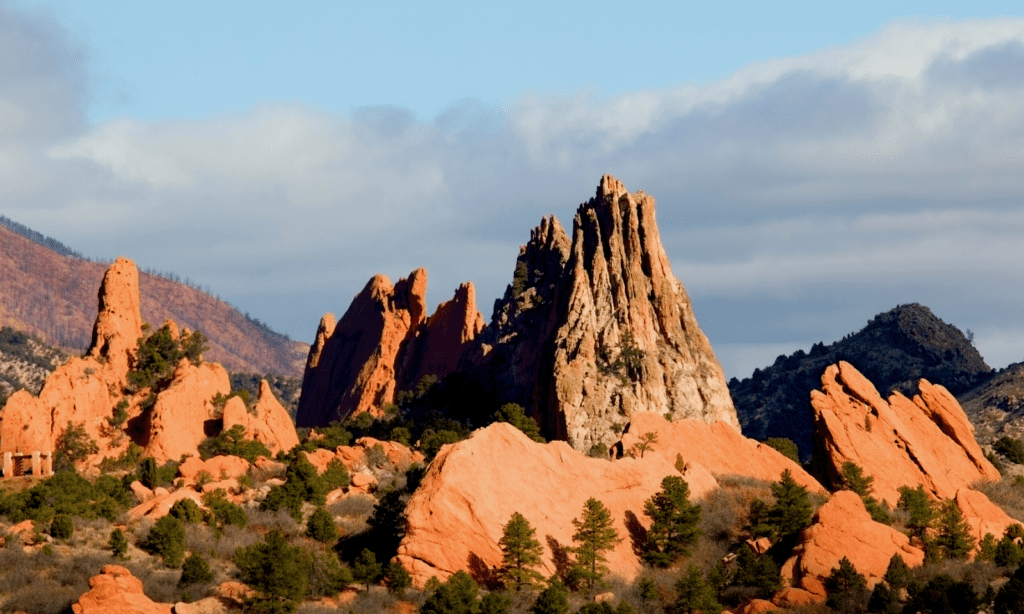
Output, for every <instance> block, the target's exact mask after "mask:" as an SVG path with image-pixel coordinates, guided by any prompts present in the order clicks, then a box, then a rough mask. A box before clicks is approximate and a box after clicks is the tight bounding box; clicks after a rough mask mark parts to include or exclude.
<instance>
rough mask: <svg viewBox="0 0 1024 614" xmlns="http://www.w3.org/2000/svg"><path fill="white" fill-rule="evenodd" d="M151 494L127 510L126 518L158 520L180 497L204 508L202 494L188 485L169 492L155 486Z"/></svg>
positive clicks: (169, 511) (167, 512) (168, 511)
mask: <svg viewBox="0 0 1024 614" xmlns="http://www.w3.org/2000/svg"><path fill="white" fill-rule="evenodd" d="M161 491H163V492H161ZM153 494H154V496H153V498H152V499H150V500H149V501H146V502H145V503H140V504H139V505H136V506H135V507H133V508H132V509H130V510H128V518H129V519H131V520H132V521H133V522H134V521H136V520H140V519H142V518H149V519H151V520H158V519H160V518H163V517H164V516H166V515H167V514H169V513H171V508H172V507H174V504H175V503H177V502H178V501H181V500H182V499H192V500H193V501H195V502H196V505H198V506H199V507H200V508H203V509H206V506H205V505H204V504H203V498H202V496H201V495H200V494H199V493H197V492H196V491H194V490H192V489H191V488H188V487H186V488H179V489H178V490H176V491H174V492H170V493H169V492H167V491H166V490H165V489H162V488H157V489H156V490H154V491H153Z"/></svg>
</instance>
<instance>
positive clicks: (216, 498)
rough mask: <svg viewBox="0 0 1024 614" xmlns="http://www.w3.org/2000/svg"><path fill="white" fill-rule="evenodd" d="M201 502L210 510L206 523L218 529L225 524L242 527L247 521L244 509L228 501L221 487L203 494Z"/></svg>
mask: <svg viewBox="0 0 1024 614" xmlns="http://www.w3.org/2000/svg"><path fill="white" fill-rule="evenodd" d="M203 504H204V505H205V506H206V509H208V510H210V514H209V517H208V518H207V524H209V525H212V526H214V527H216V528H218V529H222V528H224V527H225V526H227V525H233V526H236V527H239V528H243V529H244V528H245V525H246V524H248V523H249V518H248V516H246V514H245V510H244V509H242V507H241V506H240V505H238V504H236V503H232V502H231V501H228V500H227V499H226V498H225V493H224V491H223V490H222V489H219V488H218V489H217V490H215V491H213V492H208V493H206V494H204V495H203Z"/></svg>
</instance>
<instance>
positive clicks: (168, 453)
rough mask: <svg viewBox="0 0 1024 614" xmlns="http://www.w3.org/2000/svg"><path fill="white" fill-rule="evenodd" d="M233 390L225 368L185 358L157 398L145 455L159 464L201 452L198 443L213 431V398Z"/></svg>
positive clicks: (150, 422)
mask: <svg viewBox="0 0 1024 614" xmlns="http://www.w3.org/2000/svg"><path fill="white" fill-rule="evenodd" d="M230 392H231V380H230V379H229V377H228V372H227V371H225V370H224V367H222V366H220V365H219V364H217V363H215V362H214V363H209V362H205V363H203V364H201V365H199V366H198V367H197V366H195V365H193V364H190V363H189V362H188V360H187V359H182V361H181V363H179V364H178V366H177V367H176V368H175V370H174V377H173V379H172V380H171V384H170V385H169V386H168V387H167V388H166V389H165V390H163V391H162V392H160V393H159V394H158V395H157V397H156V404H155V405H154V406H153V409H152V413H151V414H150V419H149V441H148V442H147V444H146V445H145V447H144V454H145V455H146V456H152V457H153V458H155V459H156V460H157V462H159V463H164V462H166V461H168V460H175V461H177V460H181V457H182V456H186V455H192V456H196V455H198V452H197V451H198V449H199V444H200V443H202V442H203V440H204V439H206V438H207V437H209V436H210V435H211V434H213V433H209V432H208V429H209V428H210V426H209V425H208V422H210V421H213V420H214V410H215V408H214V405H213V397H215V396H216V395H218V394H223V395H227V394H228V393H230Z"/></svg>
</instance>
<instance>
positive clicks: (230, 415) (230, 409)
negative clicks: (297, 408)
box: [223, 380, 299, 454]
mask: <svg viewBox="0 0 1024 614" xmlns="http://www.w3.org/2000/svg"><path fill="white" fill-rule="evenodd" d="M223 420H224V430H228V429H230V428H231V427H233V426H235V425H236V424H240V425H242V427H243V428H244V429H245V436H246V438H247V439H253V440H255V441H258V442H260V443H262V444H263V445H265V446H267V449H269V450H270V452H271V453H272V454H277V453H278V452H281V451H285V452H287V451H288V450H291V449H292V448H294V447H295V446H296V445H298V443H299V436H298V433H296V432H295V423H294V422H292V419H291V416H289V415H288V411H287V410H285V408H284V406H282V405H281V403H280V402H279V401H278V400H277V398H276V397H275V396H274V393H273V391H272V390H271V389H270V384H268V383H267V380H260V390H259V395H258V396H257V400H256V405H255V407H254V408H253V413H249V410H248V409H247V408H246V407H245V403H244V402H243V401H242V399H240V398H238V397H231V398H230V399H228V401H227V403H225V405H224V416H223Z"/></svg>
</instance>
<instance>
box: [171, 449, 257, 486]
mask: <svg viewBox="0 0 1024 614" xmlns="http://www.w3.org/2000/svg"><path fill="white" fill-rule="evenodd" d="M204 471H205V472H206V473H207V474H208V475H209V476H210V477H211V478H213V479H215V480H219V479H221V478H240V477H242V476H243V475H245V474H246V473H248V472H249V461H247V460H245V459H244V458H239V457H237V456H230V455H225V456H214V457H213V458H209V459H207V460H205V461H204V460H202V459H201V458H199V457H197V456H190V457H189V458H187V459H185V462H183V463H182V464H181V465H179V466H178V475H179V476H181V478H182V479H183V480H185V484H195V483H196V481H197V480H198V478H199V474H200V473H202V472H204Z"/></svg>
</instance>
